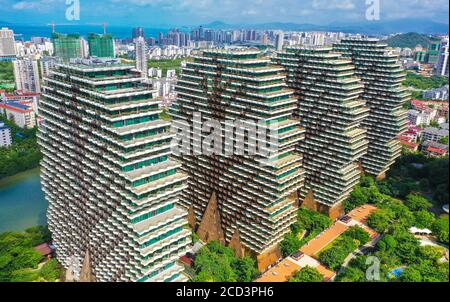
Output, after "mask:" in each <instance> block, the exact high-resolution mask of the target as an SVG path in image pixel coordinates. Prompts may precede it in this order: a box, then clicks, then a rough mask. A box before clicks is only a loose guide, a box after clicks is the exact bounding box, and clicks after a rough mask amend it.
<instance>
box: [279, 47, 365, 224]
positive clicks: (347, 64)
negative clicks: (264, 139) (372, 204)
mask: <svg viewBox="0 0 450 302" xmlns="http://www.w3.org/2000/svg"><path fill="white" fill-rule="evenodd" d="M274 61H275V62H277V63H278V64H280V65H282V66H283V67H284V68H285V70H286V72H287V73H288V85H289V87H290V88H292V89H295V91H296V97H297V98H298V99H299V111H298V113H299V119H300V122H301V126H302V127H303V128H305V130H306V137H305V139H304V140H302V141H301V142H300V144H299V151H300V152H301V153H302V154H303V158H304V160H303V162H304V167H305V170H306V180H305V186H304V187H303V189H302V190H301V192H300V196H301V197H302V198H303V200H304V201H303V206H305V207H310V208H313V209H315V210H320V211H327V212H328V213H329V214H330V216H332V217H338V216H340V214H341V213H342V211H341V210H342V208H341V203H342V201H344V200H345V199H346V198H347V197H348V196H349V194H350V192H351V191H352V190H353V188H354V186H355V185H356V184H357V183H358V182H359V177H360V174H361V169H360V167H359V164H358V161H359V160H360V158H361V157H362V156H363V155H364V154H366V152H367V145H368V141H367V139H366V130H365V129H363V128H362V127H361V123H362V121H363V120H364V119H365V118H366V117H367V116H368V111H369V109H368V108H367V107H366V104H365V103H366V101H365V100H363V99H362V98H361V96H362V93H363V91H364V90H363V88H364V87H363V85H362V82H361V80H360V79H359V78H358V77H356V76H355V67H354V66H353V65H352V62H351V60H350V59H345V58H343V57H342V56H341V55H340V54H337V53H334V52H332V51H331V47H319V48H318V47H288V48H287V49H286V50H285V51H284V52H279V53H278V55H277V57H276V58H274Z"/></svg>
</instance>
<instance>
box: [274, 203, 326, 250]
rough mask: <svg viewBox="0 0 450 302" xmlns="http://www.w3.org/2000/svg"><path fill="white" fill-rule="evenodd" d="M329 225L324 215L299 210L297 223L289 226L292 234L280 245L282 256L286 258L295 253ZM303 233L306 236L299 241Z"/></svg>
mask: <svg viewBox="0 0 450 302" xmlns="http://www.w3.org/2000/svg"><path fill="white" fill-rule="evenodd" d="M331 224H332V221H331V219H330V218H329V217H328V216H326V215H323V214H320V213H318V212H315V211H311V210H308V209H299V210H298V212H297V221H296V222H295V223H294V224H293V225H292V226H291V231H292V232H291V233H289V234H287V235H286V236H285V237H284V240H283V241H282V242H281V243H280V249H281V252H282V254H283V256H284V257H287V256H289V255H290V254H292V253H295V252H296V251H298V250H299V249H300V248H301V247H302V246H303V245H305V244H306V243H308V242H309V241H310V240H311V239H313V238H314V237H316V236H317V235H318V234H320V233H321V232H322V231H324V230H325V229H327V228H328V227H330V226H331ZM305 231H306V236H305V237H304V238H302V239H300V238H299V237H300V235H301V234H302V233H303V232H305Z"/></svg>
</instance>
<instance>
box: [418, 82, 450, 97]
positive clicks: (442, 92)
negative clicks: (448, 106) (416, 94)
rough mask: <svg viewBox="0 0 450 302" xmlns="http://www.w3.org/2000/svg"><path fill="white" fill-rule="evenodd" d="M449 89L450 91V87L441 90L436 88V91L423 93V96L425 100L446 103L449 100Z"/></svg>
mask: <svg viewBox="0 0 450 302" xmlns="http://www.w3.org/2000/svg"><path fill="white" fill-rule="evenodd" d="M448 89H449V86H448V85H445V86H443V87H441V88H434V89H430V90H426V91H424V92H423V94H422V96H423V97H424V98H425V99H432V100H442V101H446V100H447V99H448Z"/></svg>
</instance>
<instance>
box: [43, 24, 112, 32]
mask: <svg viewBox="0 0 450 302" xmlns="http://www.w3.org/2000/svg"><path fill="white" fill-rule="evenodd" d="M68 25H69V26H70V25H72V26H76V25H78V24H67V23H65V24H55V22H52V23H49V24H47V26H51V27H52V33H55V28H56V26H68ZM89 25H94V26H97V25H98V26H100V25H101V26H103V34H106V26H107V23H106V22H103V23H91V24H89Z"/></svg>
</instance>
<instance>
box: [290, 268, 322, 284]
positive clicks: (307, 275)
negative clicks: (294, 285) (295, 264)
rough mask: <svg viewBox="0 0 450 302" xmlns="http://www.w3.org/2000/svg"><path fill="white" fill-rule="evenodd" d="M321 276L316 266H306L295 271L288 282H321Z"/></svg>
mask: <svg viewBox="0 0 450 302" xmlns="http://www.w3.org/2000/svg"><path fill="white" fill-rule="evenodd" d="M322 281H323V276H322V274H321V273H319V271H318V270H317V269H316V268H313V267H310V266H307V267H305V268H303V269H302V270H300V271H298V272H297V273H295V275H294V276H292V277H291V278H290V279H289V282H322Z"/></svg>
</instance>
